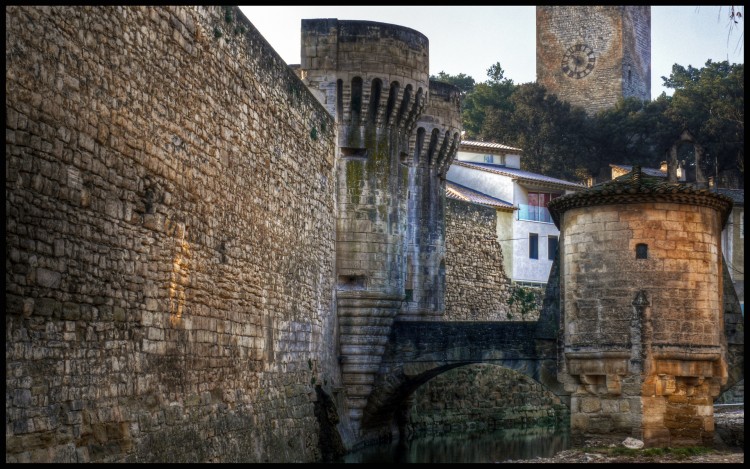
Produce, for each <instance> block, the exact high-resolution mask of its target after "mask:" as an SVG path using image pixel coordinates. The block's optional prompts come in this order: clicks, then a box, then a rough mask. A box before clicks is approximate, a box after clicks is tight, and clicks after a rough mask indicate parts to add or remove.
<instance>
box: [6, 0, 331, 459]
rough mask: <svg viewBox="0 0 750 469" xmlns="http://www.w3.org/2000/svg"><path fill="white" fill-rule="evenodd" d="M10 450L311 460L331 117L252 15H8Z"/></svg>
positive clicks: (327, 371) (326, 345) (327, 284)
mask: <svg viewBox="0 0 750 469" xmlns="http://www.w3.org/2000/svg"><path fill="white" fill-rule="evenodd" d="M5 24H6V28H7V30H6V147H5V148H6V160H5V174H6V180H5V194H6V202H5V208H6V261H5V266H6V272H5V292H6V311H5V325H6V327H5V329H6V356H5V357H6V361H5V363H6V440H5V441H6V462H209V461H222V462H240V461H242V462H264V461H269V460H271V458H272V460H273V461H275V462H281V461H288V462H308V461H313V460H316V459H317V458H318V457H319V452H318V448H317V447H318V428H319V425H318V422H317V420H316V418H315V415H314V405H315V400H316V397H315V395H316V394H315V389H314V386H315V385H320V386H324V387H325V389H329V390H330V388H331V386H332V385H334V384H337V383H336V381H337V379H338V378H337V377H338V369H337V361H336V358H335V357H336V354H337V351H336V350H334V349H333V344H334V343H335V341H334V339H333V337H334V332H335V329H334V325H335V322H334V318H333V316H332V315H331V308H332V304H333V301H334V298H333V279H334V259H335V257H334V256H335V252H334V236H333V233H334V232H335V216H334V185H335V183H336V181H335V178H334V175H335V173H334V166H333V165H334V157H335V151H334V149H335V145H336V142H335V140H334V135H335V134H334V127H333V126H334V123H333V119H332V118H331V116H330V115H329V114H328V112H327V111H326V109H324V108H323V107H322V106H321V105H320V104H319V103H318V101H317V100H316V99H315V98H314V97H312V96H311V95H310V94H309V92H308V91H307V90H306V89H305V87H304V85H302V83H301V82H300V81H299V79H298V78H297V77H296V76H295V75H294V73H293V72H291V71H290V69H289V68H288V67H287V65H286V64H285V63H284V62H283V61H282V60H281V58H280V57H279V56H278V55H277V54H276V53H275V52H274V51H273V50H272V49H271V48H270V47H269V46H268V44H267V42H266V41H265V40H264V39H263V38H262V37H261V36H260V34H259V33H258V32H257V31H256V30H255V29H254V27H253V26H252V25H251V24H250V23H249V22H248V21H247V20H246V19H245V18H244V16H242V15H241V13H240V12H239V10H238V9H236V8H229V7H126V6H119V7H114V6H109V7H93V6H86V7H69V6H65V7H21V6H9V7H6V22H5Z"/></svg>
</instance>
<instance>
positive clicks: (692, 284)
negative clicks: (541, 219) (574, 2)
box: [549, 166, 732, 446]
mask: <svg viewBox="0 0 750 469" xmlns="http://www.w3.org/2000/svg"><path fill="white" fill-rule="evenodd" d="M731 204H732V203H731V199H729V198H728V197H725V196H721V195H718V194H715V193H713V192H709V191H708V190H706V189H697V188H693V187H691V186H689V185H683V184H679V183H671V182H664V181H663V180H661V179H659V178H656V177H650V176H646V175H644V174H642V173H641V170H640V168H639V167H637V166H636V167H635V168H634V169H633V172H631V173H629V174H627V175H625V176H621V177H619V178H617V179H615V180H613V181H610V182H608V183H603V184H600V185H598V186H594V187H592V188H591V189H589V190H587V191H583V192H581V193H579V194H573V195H569V196H565V197H561V198H559V199H556V200H554V201H553V202H551V203H550V204H549V207H550V211H551V213H552V215H553V219H554V220H555V223H556V224H557V225H558V226H559V227H560V234H561V238H562V242H561V244H560V259H561V274H560V300H561V303H562V305H563V308H562V309H563V312H562V314H561V315H562V319H561V327H562V328H563V334H564V350H563V355H562V356H560V357H559V360H560V363H559V365H558V366H559V367H558V379H559V381H560V382H561V383H563V384H564V385H565V387H566V390H568V391H570V392H571V393H572V395H571V430H572V432H573V436H574V437H575V436H576V434H578V435H592V434H594V435H600V436H614V437H616V438H621V437H622V436H631V437H634V438H638V439H642V440H643V441H644V442H645V444H646V446H687V445H704V446H705V445H707V446H710V445H711V442H712V440H713V432H714V425H713V402H714V399H715V398H716V397H717V396H718V395H719V392H720V390H721V387H722V386H724V385H725V384H726V383H727V377H728V373H727V354H728V349H727V339H726V335H725V333H724V328H723V325H724V323H725V321H724V305H723V289H722V274H723V272H722V254H721V230H722V227H723V226H724V225H725V224H726V220H727V216H728V213H729V211H730V210H731Z"/></svg>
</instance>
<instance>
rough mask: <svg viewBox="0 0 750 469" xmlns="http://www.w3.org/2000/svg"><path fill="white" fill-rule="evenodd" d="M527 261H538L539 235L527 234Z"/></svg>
mask: <svg viewBox="0 0 750 469" xmlns="http://www.w3.org/2000/svg"><path fill="white" fill-rule="evenodd" d="M529 259H539V235H538V234H536V233H529Z"/></svg>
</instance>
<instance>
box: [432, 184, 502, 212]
mask: <svg viewBox="0 0 750 469" xmlns="http://www.w3.org/2000/svg"><path fill="white" fill-rule="evenodd" d="M445 195H446V196H448V197H450V198H451V199H457V200H463V201H464V202H471V203H473V204H480V205H488V206H490V207H495V208H499V209H504V210H515V207H513V204H511V203H510V202H506V201H504V200H500V199H496V198H495V197H492V196H489V195H487V194H483V193H482V192H479V191H475V190H474V189H469V188H468V187H466V186H462V185H461V184H456V183H455V182H450V181H445Z"/></svg>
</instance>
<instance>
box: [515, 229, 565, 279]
mask: <svg viewBox="0 0 750 469" xmlns="http://www.w3.org/2000/svg"><path fill="white" fill-rule="evenodd" d="M529 233H536V234H537V235H538V236H539V250H538V252H539V259H531V258H529ZM550 235H552V236H558V237H559V236H560V231H559V230H558V229H557V227H556V226H555V224H554V223H543V222H536V221H524V220H515V222H514V223H513V239H514V241H513V273H512V275H511V279H512V280H513V281H517V282H540V283H547V280H548V279H549V272H550V269H552V262H553V261H551V260H549V259H548V257H549V255H548V252H547V244H548V237H549V236H550Z"/></svg>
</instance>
